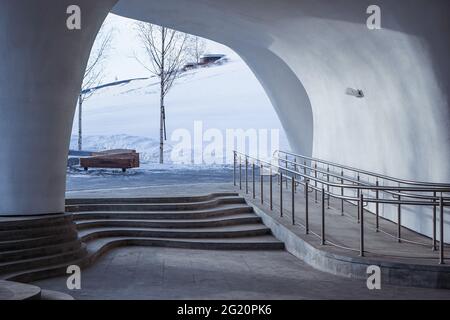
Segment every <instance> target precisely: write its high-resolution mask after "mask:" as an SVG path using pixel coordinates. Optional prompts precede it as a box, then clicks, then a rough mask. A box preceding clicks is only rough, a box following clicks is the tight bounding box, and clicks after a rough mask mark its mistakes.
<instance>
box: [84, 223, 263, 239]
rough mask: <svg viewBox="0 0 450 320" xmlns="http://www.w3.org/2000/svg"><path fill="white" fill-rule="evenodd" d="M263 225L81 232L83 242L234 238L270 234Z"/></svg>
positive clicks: (97, 229) (107, 229)
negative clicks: (109, 239)
mask: <svg viewBox="0 0 450 320" xmlns="http://www.w3.org/2000/svg"><path fill="white" fill-rule="evenodd" d="M270 232H271V231H270V229H269V228H267V227H266V226H264V225H263V224H250V225H242V226H241V225H238V226H227V227H218V228H196V229H193V228H192V229H162V228H120V227H118V228H114V227H110V228H108V227H105V228H95V229H87V230H80V231H79V235H80V237H81V239H82V241H83V242H86V241H89V240H92V239H97V238H104V237H146V238H233V237H251V236H260V235H266V234H270Z"/></svg>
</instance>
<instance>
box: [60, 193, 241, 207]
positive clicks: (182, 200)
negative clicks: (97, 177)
mask: <svg viewBox="0 0 450 320" xmlns="http://www.w3.org/2000/svg"><path fill="white" fill-rule="evenodd" d="M236 196H239V193H236V192H217V193H210V194H206V195H197V196H178V197H127V198H97V197H96V198H92V199H90V198H71V199H67V200H66V205H77V204H89V203H90V204H95V203H108V202H109V203H111V202H113V201H116V203H126V202H128V201H130V202H132V201H136V202H142V201H145V202H148V203H167V202H168V201H171V203H187V202H186V201H189V202H190V201H194V202H195V201H196V202H198V201H201V200H203V199H214V198H218V197H236ZM172 200H173V201H172ZM155 201H159V202H155ZM161 201H162V202H161Z"/></svg>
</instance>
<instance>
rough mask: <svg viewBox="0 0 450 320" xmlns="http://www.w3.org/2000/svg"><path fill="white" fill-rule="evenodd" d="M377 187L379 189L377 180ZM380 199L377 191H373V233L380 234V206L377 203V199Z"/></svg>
mask: <svg viewBox="0 0 450 320" xmlns="http://www.w3.org/2000/svg"><path fill="white" fill-rule="evenodd" d="M375 185H376V186H377V187H379V185H380V183H379V181H378V179H377V182H376V183H375ZM379 197H380V192H379V190H378V189H377V190H375V199H376V200H377V202H375V231H376V232H380V204H379V203H378V199H379Z"/></svg>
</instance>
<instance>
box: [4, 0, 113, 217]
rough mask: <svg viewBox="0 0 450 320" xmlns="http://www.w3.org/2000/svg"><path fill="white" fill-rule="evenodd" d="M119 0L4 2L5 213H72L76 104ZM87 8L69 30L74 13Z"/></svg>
mask: <svg viewBox="0 0 450 320" xmlns="http://www.w3.org/2000/svg"><path fill="white" fill-rule="evenodd" d="M115 2H116V0H96V1H92V0H70V1H68V0H58V1H54V0H39V1H36V0H21V1H17V0H2V1H1V3H0V43H1V45H0V164H1V172H0V215H32V214H48V213H58V212H63V211H64V193H65V174H66V161H67V152H68V144H69V136H70V132H71V127H72V119H73V115H74V111H75V105H76V99H77V95H78V92H79V90H80V86H81V81H82V76H83V73H84V69H85V67H86V63H87V59H88V57H89V52H90V49H91V46H92V44H93V41H94V39H95V35H96V33H97V32H98V29H99V28H100V26H101V23H102V22H103V20H104V18H105V17H106V15H107V13H108V12H109V10H110V9H111V8H112V7H113V5H114V4H115ZM70 5H78V6H79V7H80V9H81V29H80V30H69V29H68V28H67V25H66V20H67V18H68V17H69V14H67V8H68V7H69V6H70Z"/></svg>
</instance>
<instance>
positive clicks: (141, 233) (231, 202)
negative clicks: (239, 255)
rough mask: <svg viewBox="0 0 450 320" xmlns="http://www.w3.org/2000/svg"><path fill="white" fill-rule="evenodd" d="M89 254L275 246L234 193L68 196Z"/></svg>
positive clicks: (274, 240)
mask: <svg viewBox="0 0 450 320" xmlns="http://www.w3.org/2000/svg"><path fill="white" fill-rule="evenodd" d="M67 211H69V212H73V214H74V220H75V222H76V225H77V228H78V230H79V235H80V237H81V239H82V241H83V242H84V243H86V244H87V250H88V252H89V253H92V254H94V253H98V252H102V251H103V250H104V249H109V248H111V247H114V246H119V245H150V246H165V247H177V248H189V249H215V250H217V249H227V250H242V249H245V250H256V249H259V250H276V249H283V248H284V245H283V243H281V242H280V241H278V240H277V239H275V238H274V237H273V236H272V235H271V231H270V229H269V228H267V227H266V226H265V225H263V224H262V222H261V219H260V218H259V217H258V216H257V215H256V214H255V213H254V212H253V208H252V207H251V206H249V205H247V203H246V202H245V199H244V198H242V197H239V196H238V195H237V194H235V193H222V194H211V195H208V196H199V197H176V198H129V199H93V200H89V199H78V200H77V199H73V200H68V201H67Z"/></svg>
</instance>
